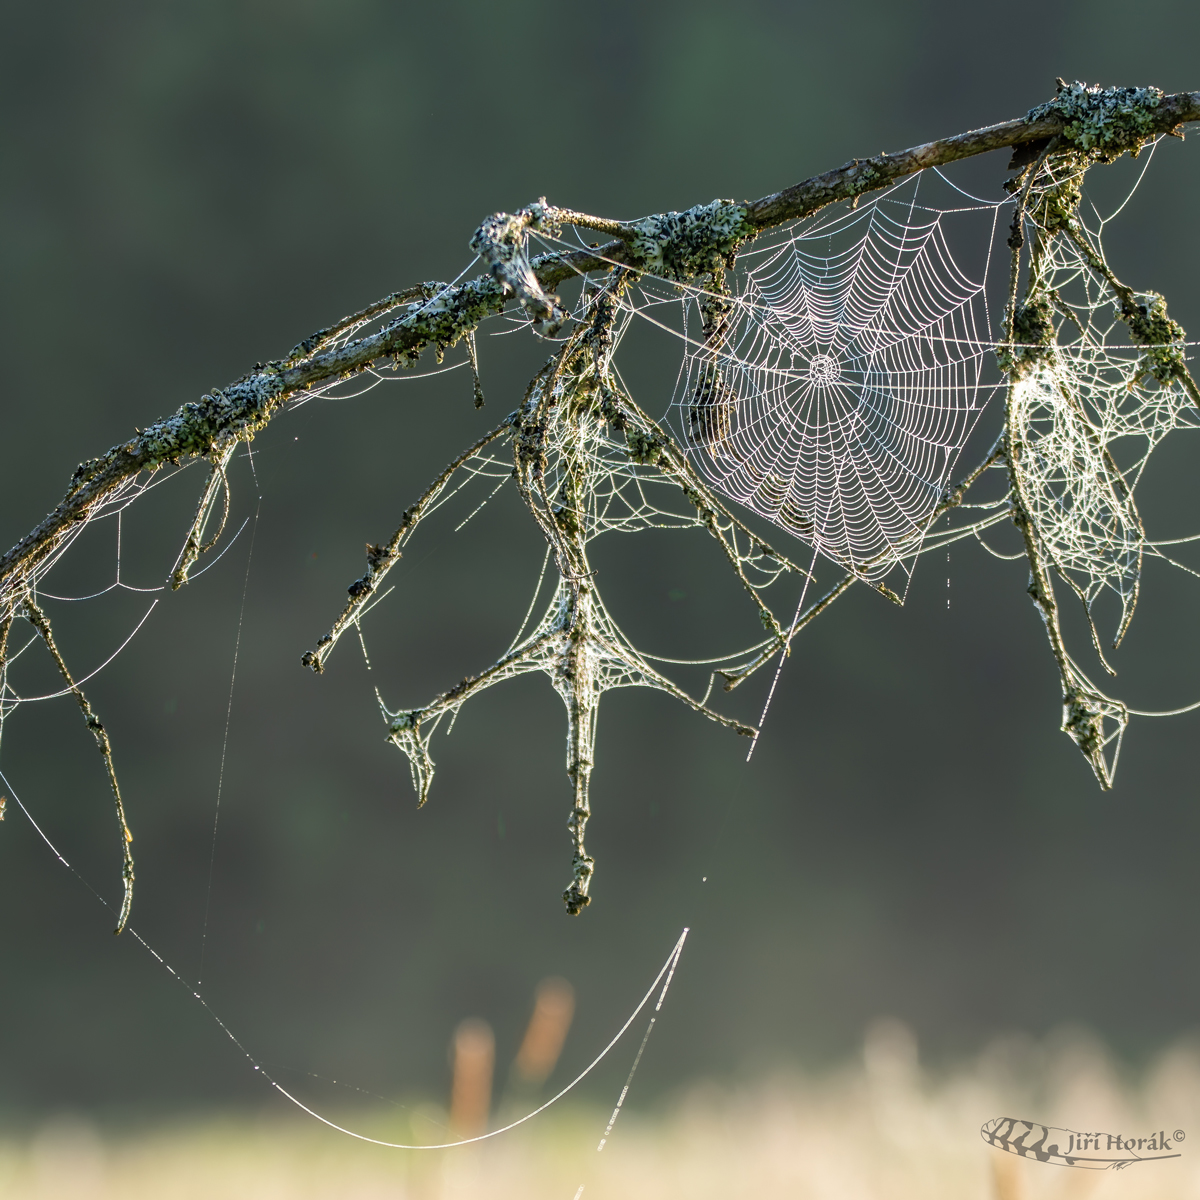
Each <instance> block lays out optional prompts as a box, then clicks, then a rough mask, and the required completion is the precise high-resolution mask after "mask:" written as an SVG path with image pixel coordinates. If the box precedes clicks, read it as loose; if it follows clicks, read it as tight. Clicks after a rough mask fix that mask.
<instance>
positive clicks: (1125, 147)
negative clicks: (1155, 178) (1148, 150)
mask: <svg viewBox="0 0 1200 1200" xmlns="http://www.w3.org/2000/svg"><path fill="white" fill-rule="evenodd" d="M1162 100H1163V92H1162V90H1161V89H1159V88H1156V87H1144V88H1142V87H1115V88H1102V87H1100V86H1099V85H1098V84H1087V83H1079V82H1078V81H1077V82H1075V83H1069V84H1063V85H1061V86H1060V87H1059V90H1058V95H1057V96H1055V97H1054V99H1053V100H1047V101H1046V102H1045V103H1044V104H1039V105H1038V106H1037V107H1036V108H1031V109H1030V110H1029V113H1028V115H1027V117H1026V120H1027V121H1030V122H1035V121H1044V120H1047V119H1055V118H1057V119H1058V120H1061V121H1062V122H1063V130H1062V133H1061V134H1060V135H1059V136H1060V137H1061V138H1062V140H1063V141H1064V142H1065V143H1066V144H1067V145H1069V146H1071V147H1073V148H1075V149H1077V150H1081V151H1083V152H1084V153H1085V154H1087V156H1088V157H1089V159H1091V161H1092V162H1113V161H1115V160H1116V159H1118V158H1120V157H1121V155H1122V154H1124V153H1126V152H1127V151H1128V152H1129V153H1130V154H1133V155H1134V156H1135V157H1136V155H1137V153H1138V151H1139V150H1141V148H1142V147H1143V146H1144V145H1145V144H1146V142H1148V141H1149V140H1150V139H1151V138H1153V137H1155V136H1156V135H1157V134H1158V133H1160V132H1162V130H1161V128H1160V124H1161V122H1160V121H1159V120H1158V119H1157V118H1158V116H1159V114H1158V113H1157V111H1156V110H1157V109H1158V107H1159V105H1160V104H1161V103H1162Z"/></svg>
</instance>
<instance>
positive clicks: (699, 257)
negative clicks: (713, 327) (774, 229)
mask: <svg viewBox="0 0 1200 1200" xmlns="http://www.w3.org/2000/svg"><path fill="white" fill-rule="evenodd" d="M633 229H634V237H633V239H632V241H631V242H630V243H629V258H630V265H631V266H633V267H636V268H637V269H638V270H641V271H647V272H649V273H651V274H653V275H658V276H659V277H661V278H663V279H672V280H677V281H684V280H690V279H695V278H696V277H697V276H699V275H705V274H710V273H712V272H714V271H719V270H721V268H722V267H723V266H725V265H728V264H731V263H732V260H733V256H734V255H735V254H736V253H737V250H738V247H739V246H740V245H741V244H742V243H743V242H744V241H746V240H747V239H748V238H751V237H753V236H754V235H755V234H756V233H757V232H758V230H757V229H755V227H754V226H753V225H751V224H750V222H749V221H748V220H747V219H746V208H745V205H742V204H737V203H735V202H734V201H733V200H713V201H712V202H711V203H710V204H698V205H696V207H695V208H689V209H688V210H687V211H686V212H667V213H658V214H656V215H655V216H652V217H646V218H645V219H644V220H641V221H638V222H637V224H635V225H634V226H633Z"/></svg>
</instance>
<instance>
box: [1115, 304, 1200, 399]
mask: <svg viewBox="0 0 1200 1200" xmlns="http://www.w3.org/2000/svg"><path fill="white" fill-rule="evenodd" d="M1117 307H1118V311H1119V312H1120V315H1121V320H1122V321H1124V322H1125V324H1126V326H1128V328H1129V334H1130V336H1131V337H1132V338H1133V340H1134V341H1135V342H1137V343H1138V344H1139V345H1140V346H1143V347H1145V353H1144V354H1143V355H1142V361H1143V363H1144V364H1145V369H1146V370H1147V371H1148V372H1149V373H1150V374H1151V375H1153V376H1154V378H1155V379H1157V380H1158V382H1159V383H1170V382H1171V381H1172V380H1175V379H1180V380H1181V379H1184V378H1185V377H1186V376H1187V373H1188V370H1187V359H1186V356H1185V353H1184V344H1185V340H1186V337H1187V335H1186V334H1185V333H1184V330H1183V326H1182V325H1180V324H1179V322H1178V321H1176V320H1174V319H1172V318H1171V317H1169V316H1167V302H1166V301H1165V300H1164V299H1163V298H1162V296H1160V295H1159V294H1158V293H1157V292H1145V293H1143V294H1142V295H1139V296H1136V297H1134V299H1133V301H1132V302H1131V301H1130V300H1128V299H1122V300H1121V301H1119V303H1118V306H1117Z"/></svg>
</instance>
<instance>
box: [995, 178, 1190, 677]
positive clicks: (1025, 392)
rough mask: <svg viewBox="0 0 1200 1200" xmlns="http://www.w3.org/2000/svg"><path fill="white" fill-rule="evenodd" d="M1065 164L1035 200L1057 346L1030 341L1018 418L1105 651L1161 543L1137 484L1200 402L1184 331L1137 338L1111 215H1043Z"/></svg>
mask: <svg viewBox="0 0 1200 1200" xmlns="http://www.w3.org/2000/svg"><path fill="white" fill-rule="evenodd" d="M1065 174H1066V172H1065V171H1064V169H1063V168H1061V167H1058V168H1049V169H1047V171H1046V173H1045V178H1044V179H1043V180H1042V181H1041V182H1040V183H1039V184H1038V185H1037V187H1036V188H1035V190H1034V194H1033V202H1032V204H1031V206H1030V207H1031V209H1032V210H1033V213H1034V216H1033V217H1032V218H1031V221H1030V223H1031V224H1032V225H1033V226H1034V228H1035V229H1037V230H1038V231H1039V232H1040V233H1041V234H1042V236H1044V237H1046V238H1047V242H1048V244H1047V252H1046V256H1045V258H1044V259H1043V261H1042V264H1041V271H1040V275H1039V280H1038V285H1037V290H1038V293H1039V295H1040V296H1042V297H1044V299H1043V300H1041V301H1040V303H1042V304H1043V305H1045V306H1046V308H1045V311H1044V313H1042V314H1041V318H1042V319H1044V320H1050V321H1052V322H1053V325H1054V326H1055V330H1054V336H1053V340H1052V342H1051V343H1050V344H1049V345H1048V346H1039V345H1036V344H1031V345H1029V346H1028V347H1027V348H1026V350H1027V354H1029V355H1032V356H1036V359H1037V361H1036V364H1035V365H1034V367H1033V369H1032V370H1030V371H1029V373H1028V374H1025V375H1023V376H1022V377H1021V378H1020V379H1018V380H1017V381H1016V383H1015V384H1014V387H1013V397H1012V414H1011V417H1010V420H1011V421H1012V423H1013V428H1014V431H1015V433H1016V436H1017V440H1019V442H1020V444H1021V447H1022V453H1021V454H1020V455H1019V457H1018V463H1017V466H1016V472H1015V473H1016V478H1017V482H1018V486H1019V487H1020V489H1021V499H1022V501H1023V502H1024V504H1025V507H1026V508H1027V510H1028V512H1029V514H1030V516H1031V517H1032V518H1033V521H1034V524H1035V525H1036V529H1037V535H1038V538H1039V539H1040V541H1041V543H1042V544H1043V546H1044V547H1045V549H1046V552H1047V554H1048V556H1049V557H1050V559H1051V560H1052V562H1053V564H1054V566H1055V568H1056V569H1057V571H1058V574H1059V575H1060V577H1061V578H1062V579H1063V580H1065V581H1066V583H1067V584H1068V585H1069V586H1070V587H1071V589H1072V590H1073V591H1074V592H1075V594H1076V595H1077V596H1078V597H1079V599H1080V600H1081V601H1082V602H1083V605H1084V607H1085V609H1086V611H1087V614H1088V619H1089V623H1090V624H1091V628H1092V634H1093V640H1094V642H1095V645H1096V649H1097V651H1098V652H1101V642H1102V641H1107V642H1110V644H1111V645H1112V646H1113V647H1114V648H1115V647H1116V646H1118V645H1119V644H1120V642H1121V639H1122V638H1123V637H1124V635H1125V632H1126V630H1127V629H1128V628H1129V623H1130V621H1131V620H1132V619H1133V613H1134V607H1135V605H1136V603H1137V597H1138V590H1139V586H1140V582H1141V574H1142V564H1143V557H1144V555H1145V553H1146V552H1147V550H1148V549H1149V550H1150V551H1151V552H1152V553H1153V552H1154V551H1153V547H1152V546H1151V544H1150V543H1149V542H1148V541H1147V538H1146V532H1145V529H1144V528H1143V525H1142V520H1141V517H1140V515H1139V513H1138V510H1137V506H1136V504H1135V501H1134V489H1135V488H1136V487H1137V485H1138V483H1139V482H1140V481H1141V479H1142V476H1143V473H1144V472H1145V469H1146V466H1147V463H1148V461H1149V458H1150V455H1151V453H1152V452H1153V450H1154V448H1155V447H1156V446H1157V445H1158V444H1159V443H1160V442H1161V441H1162V440H1163V438H1165V437H1166V436H1167V434H1169V433H1171V432H1173V431H1174V430H1177V429H1189V428H1190V429H1195V428H1197V427H1200V412H1198V411H1197V408H1196V405H1195V401H1194V399H1193V397H1192V396H1191V395H1190V394H1189V390H1188V387H1187V385H1186V383H1185V382H1184V376H1183V373H1182V372H1178V371H1175V370H1173V369H1171V365H1172V363H1173V362H1174V363H1177V364H1178V365H1182V364H1183V362H1184V356H1185V353H1186V350H1185V347H1186V343H1185V342H1184V341H1183V339H1182V333H1183V331H1182V330H1180V329H1178V327H1176V329H1177V330H1178V334H1179V336H1178V338H1171V339H1170V340H1169V341H1167V342H1166V343H1164V344H1160V345H1150V346H1146V345H1137V344H1134V343H1133V341H1132V340H1131V337H1130V331H1129V324H1128V321H1127V320H1123V319H1122V316H1121V314H1122V311H1123V306H1124V302H1123V297H1122V296H1121V295H1120V294H1118V291H1117V289H1116V287H1115V286H1114V284H1115V283H1116V280H1115V277H1111V278H1110V279H1106V278H1105V277H1104V274H1103V272H1104V271H1106V270H1108V264H1107V260H1106V258H1105V255H1104V248H1103V243H1102V234H1103V229H1104V226H1105V225H1106V224H1107V223H1108V221H1107V220H1100V221H1097V222H1096V223H1095V225H1094V226H1093V227H1091V228H1089V227H1088V226H1087V225H1086V224H1085V223H1084V222H1083V221H1082V220H1081V221H1079V222H1078V224H1077V225H1076V226H1075V236H1074V237H1072V236H1070V235H1069V234H1067V233H1059V235H1058V236H1056V237H1053V238H1052V239H1050V238H1049V234H1050V232H1051V231H1050V230H1047V229H1045V228H1044V227H1043V226H1041V225H1040V223H1039V221H1038V220H1037V216H1036V214H1037V210H1038V199H1039V195H1040V194H1042V193H1045V192H1047V191H1049V190H1051V189H1054V188H1058V187H1061V186H1062V184H1063V183H1064V182H1065V178H1064V176H1065ZM1109 220H1111V218H1109ZM1110 275H1111V272H1110ZM1134 297H1135V301H1136V305H1137V308H1138V309H1140V310H1141V311H1140V312H1138V313H1136V314H1135V319H1136V317H1137V316H1141V317H1143V318H1145V317H1147V316H1149V315H1150V314H1151V313H1152V311H1153V310H1155V309H1156V306H1157V305H1160V304H1161V297H1158V296H1157V295H1156V294H1154V293H1135V294H1134ZM1034 303H1039V301H1035V302H1034ZM1163 315H1164V317H1165V308H1164V310H1163ZM1019 352H1020V351H1019V350H1018V353H1019ZM1106 593H1107V594H1108V595H1109V596H1110V597H1112V598H1113V599H1114V600H1115V601H1116V605H1117V607H1118V610H1119V611H1118V616H1117V619H1116V622H1115V624H1114V626H1113V628H1112V629H1111V631H1110V634H1109V635H1108V636H1105V637H1104V638H1103V639H1102V638H1101V636H1100V633H1099V631H1098V629H1097V628H1096V623H1095V619H1094V617H1095V613H1096V606H1097V602H1098V601H1099V600H1100V599H1101V598H1102V597H1103V596H1104V595H1105V594H1106ZM1101 657H1103V654H1102V652H1101Z"/></svg>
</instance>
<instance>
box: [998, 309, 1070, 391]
mask: <svg viewBox="0 0 1200 1200" xmlns="http://www.w3.org/2000/svg"><path fill="white" fill-rule="evenodd" d="M1054 342H1055V328H1054V308H1053V306H1052V305H1051V302H1050V297H1049V296H1047V295H1046V294H1045V293H1044V292H1034V293H1033V294H1032V295H1030V296H1028V297H1026V299H1025V300H1024V301H1021V302H1020V303H1018V304H1017V306H1016V309H1015V310H1014V311H1013V320H1012V342H1011V344H1009V345H1007V346H1000V347H998V348H997V350H996V359H997V361H998V362H999V363H1000V369H1001V370H1002V371H1007V372H1009V373H1010V374H1012V375H1020V374H1024V373H1025V372H1026V371H1027V370H1028V369H1029V368H1031V367H1033V366H1035V365H1036V364H1037V363H1040V362H1048V361H1049V360H1050V359H1051V358H1053V356H1054Z"/></svg>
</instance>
